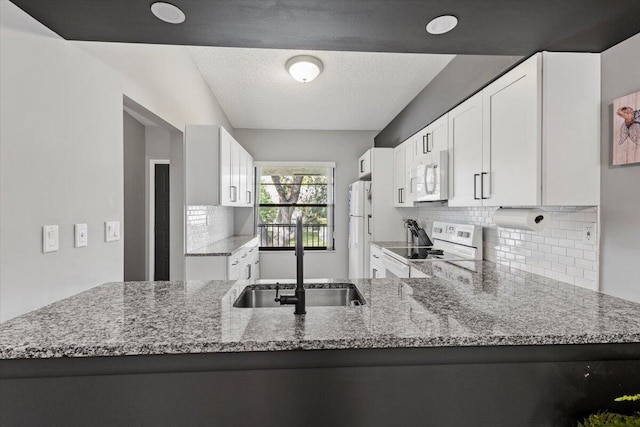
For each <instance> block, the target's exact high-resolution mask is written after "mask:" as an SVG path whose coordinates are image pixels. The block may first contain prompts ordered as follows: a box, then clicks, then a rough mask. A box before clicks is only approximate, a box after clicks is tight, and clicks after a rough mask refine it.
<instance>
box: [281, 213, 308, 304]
mask: <svg viewBox="0 0 640 427" xmlns="http://www.w3.org/2000/svg"><path fill="white" fill-rule="evenodd" d="M303 256H304V244H303V241H302V218H301V217H298V219H297V220H296V290H295V293H294V294H293V295H280V296H279V297H278V287H276V298H275V301H276V302H279V303H280V305H288V304H290V305H293V304H295V305H296V310H295V311H294V312H293V314H305V313H306V312H307V310H306V307H305V293H304V271H303V270H304V263H303V259H302V257H303Z"/></svg>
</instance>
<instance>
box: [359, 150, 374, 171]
mask: <svg viewBox="0 0 640 427" xmlns="http://www.w3.org/2000/svg"><path fill="white" fill-rule="evenodd" d="M371 153H372V150H371V149H369V150H367V152H366V153H364V154H363V155H362V156H360V158H359V159H358V177H359V178H366V177H369V176H371Z"/></svg>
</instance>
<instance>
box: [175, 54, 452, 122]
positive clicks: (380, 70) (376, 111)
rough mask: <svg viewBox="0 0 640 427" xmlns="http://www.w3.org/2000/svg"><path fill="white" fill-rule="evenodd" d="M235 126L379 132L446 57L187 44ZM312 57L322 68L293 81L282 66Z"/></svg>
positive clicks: (429, 79)
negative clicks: (310, 76)
mask: <svg viewBox="0 0 640 427" xmlns="http://www.w3.org/2000/svg"><path fill="white" fill-rule="evenodd" d="M187 51H188V52H189V54H190V55H191V57H192V58H193V60H194V62H195V64H196V65H197V66H198V68H199V69H200V71H201V73H202V75H203V76H204V78H205V79H206V80H207V83H208V84H209V86H210V87H211V90H212V91H213V93H214V94H215V95H216V98H217V99H218V101H219V102H220V105H221V106H222V108H223V109H224V111H225V112H226V113H227V116H228V118H229V120H230V121H231V124H232V125H233V127H234V128H252V129H322V130H380V129H382V128H384V126H386V125H387V123H389V122H390V121H391V119H393V118H394V117H395V116H396V115H397V114H398V113H399V112H400V111H401V110H402V108H404V107H405V106H406V105H407V104H408V103H409V101H411V99H413V97H415V96H416V94H417V93H418V92H420V90H422V89H423V88H424V87H425V86H426V85H427V83H429V82H430V81H431V80H432V79H433V78H434V77H435V76H436V75H437V74H438V73H439V72H440V71H441V70H442V69H443V68H444V67H445V66H446V65H447V64H448V63H449V61H450V60H451V59H452V58H453V55H427V54H401V53H363V52H331V51H308V50H305V51H297V50H283V49H246V48H220V47H187ZM299 54H311V55H314V56H316V57H317V58H319V59H320V60H321V61H322V62H323V64H324V71H323V72H322V73H321V74H320V76H319V77H318V78H317V79H316V80H314V81H312V82H311V83H304V84H303V83H298V82H296V81H295V80H293V79H292V78H291V76H290V75H289V74H288V73H287V71H286V69H285V62H286V61H287V60H288V59H289V58H291V57H292V56H295V55H299Z"/></svg>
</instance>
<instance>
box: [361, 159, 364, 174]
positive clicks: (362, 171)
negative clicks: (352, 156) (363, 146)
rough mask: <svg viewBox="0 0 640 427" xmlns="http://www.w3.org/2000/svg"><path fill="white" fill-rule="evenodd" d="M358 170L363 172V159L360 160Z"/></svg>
mask: <svg viewBox="0 0 640 427" xmlns="http://www.w3.org/2000/svg"><path fill="white" fill-rule="evenodd" d="M360 172H361V173H363V172H364V159H362V160H360Z"/></svg>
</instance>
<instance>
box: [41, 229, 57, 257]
mask: <svg viewBox="0 0 640 427" xmlns="http://www.w3.org/2000/svg"><path fill="white" fill-rule="evenodd" d="M58 247H59V238H58V226H57V225H45V226H43V227H42V252H44V253H47V252H55V251H57V250H58Z"/></svg>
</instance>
